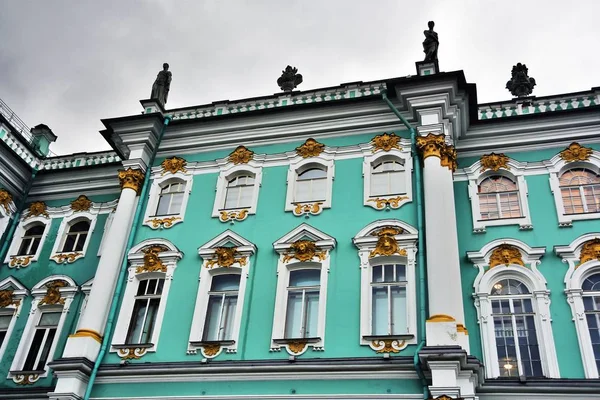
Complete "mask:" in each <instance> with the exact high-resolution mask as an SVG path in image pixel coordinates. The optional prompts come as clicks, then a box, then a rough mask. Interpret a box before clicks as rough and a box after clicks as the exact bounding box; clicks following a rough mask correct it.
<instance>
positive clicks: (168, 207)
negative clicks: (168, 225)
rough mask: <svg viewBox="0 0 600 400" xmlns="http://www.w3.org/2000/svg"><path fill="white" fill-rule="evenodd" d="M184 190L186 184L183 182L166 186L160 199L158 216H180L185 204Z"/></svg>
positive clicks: (157, 210) (157, 208)
mask: <svg viewBox="0 0 600 400" xmlns="http://www.w3.org/2000/svg"><path fill="white" fill-rule="evenodd" d="M184 189H185V184H184V183H181V182H176V183H172V184H170V185H167V186H165V187H164V188H163V189H162V190H161V192H160V196H159V198H158V205H157V207H156V216H163V215H174V214H178V213H179V212H180V210H181V205H182V203H183V195H184Z"/></svg>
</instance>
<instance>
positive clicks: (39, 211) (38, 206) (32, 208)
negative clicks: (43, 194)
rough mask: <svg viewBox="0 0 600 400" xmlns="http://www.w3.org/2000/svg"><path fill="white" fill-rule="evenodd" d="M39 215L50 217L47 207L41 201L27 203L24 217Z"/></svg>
mask: <svg viewBox="0 0 600 400" xmlns="http://www.w3.org/2000/svg"><path fill="white" fill-rule="evenodd" d="M41 215H43V216H44V217H46V218H49V217H50V215H49V214H48V207H47V206H46V203H44V202H43V201H34V202H33V203H31V204H30V205H29V209H28V210H27V217H25V219H27V218H31V217H38V216H41Z"/></svg>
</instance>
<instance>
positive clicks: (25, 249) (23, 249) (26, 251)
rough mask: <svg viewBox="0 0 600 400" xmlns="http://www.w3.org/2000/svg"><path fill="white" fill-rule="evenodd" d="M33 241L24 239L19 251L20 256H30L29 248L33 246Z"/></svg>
mask: <svg viewBox="0 0 600 400" xmlns="http://www.w3.org/2000/svg"><path fill="white" fill-rule="evenodd" d="M32 241H33V239H23V240H22V241H21V246H19V251H18V252H17V255H18V256H25V255H28V254H29V246H30V245H31V242H32ZM32 253H33V254H35V252H32Z"/></svg>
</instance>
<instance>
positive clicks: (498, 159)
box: [480, 153, 510, 172]
mask: <svg viewBox="0 0 600 400" xmlns="http://www.w3.org/2000/svg"><path fill="white" fill-rule="evenodd" d="M480 163H481V172H484V171H486V170H488V169H490V170H492V171H498V170H499V169H500V168H504V169H510V167H509V166H508V157H507V156H505V155H504V154H502V153H500V154H496V153H490V154H484V155H483V156H481V159H480Z"/></svg>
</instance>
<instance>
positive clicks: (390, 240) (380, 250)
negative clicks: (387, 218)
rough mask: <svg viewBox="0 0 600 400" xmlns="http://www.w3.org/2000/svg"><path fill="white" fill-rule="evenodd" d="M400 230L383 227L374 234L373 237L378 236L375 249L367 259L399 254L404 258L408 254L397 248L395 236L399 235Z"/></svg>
mask: <svg viewBox="0 0 600 400" xmlns="http://www.w3.org/2000/svg"><path fill="white" fill-rule="evenodd" d="M402 232H403V231H402V229H399V228H395V227H385V228H382V229H380V230H379V231H377V232H376V233H374V234H373V235H374V236H379V239H378V240H377V243H376V244H375V249H373V250H372V251H371V252H370V253H369V258H372V257H375V256H391V255H393V254H399V255H401V256H406V255H407V254H408V253H407V252H406V249H402V248H400V247H398V241H397V240H396V238H395V236H396V235H399V234H401V233H402Z"/></svg>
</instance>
